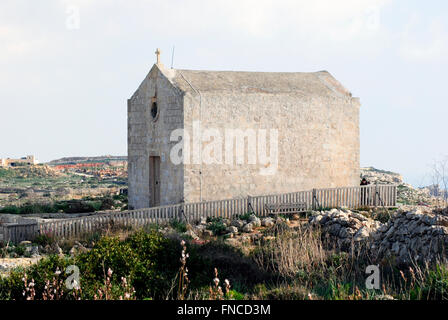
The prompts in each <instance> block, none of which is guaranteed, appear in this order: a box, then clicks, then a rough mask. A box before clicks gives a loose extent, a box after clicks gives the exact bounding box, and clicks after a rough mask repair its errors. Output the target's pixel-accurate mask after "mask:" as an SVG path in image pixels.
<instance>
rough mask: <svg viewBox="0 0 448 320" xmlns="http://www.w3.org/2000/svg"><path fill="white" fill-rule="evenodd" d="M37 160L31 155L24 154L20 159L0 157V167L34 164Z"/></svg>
mask: <svg viewBox="0 0 448 320" xmlns="http://www.w3.org/2000/svg"><path fill="white" fill-rule="evenodd" d="M38 163H39V162H38V161H37V160H36V157H35V156H33V155H31V156H26V157H23V158H20V159H10V158H7V159H0V167H8V166H10V167H15V166H20V165H35V164H38Z"/></svg>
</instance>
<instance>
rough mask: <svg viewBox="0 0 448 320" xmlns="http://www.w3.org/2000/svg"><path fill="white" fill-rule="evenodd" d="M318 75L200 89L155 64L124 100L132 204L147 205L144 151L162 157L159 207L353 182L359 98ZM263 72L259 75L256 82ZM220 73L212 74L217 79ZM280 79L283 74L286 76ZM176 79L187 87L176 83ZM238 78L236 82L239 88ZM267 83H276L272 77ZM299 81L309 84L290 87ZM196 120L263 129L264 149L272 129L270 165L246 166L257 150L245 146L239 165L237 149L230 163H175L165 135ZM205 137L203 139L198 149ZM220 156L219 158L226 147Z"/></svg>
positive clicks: (209, 124) (189, 128)
mask: <svg viewBox="0 0 448 320" xmlns="http://www.w3.org/2000/svg"><path fill="white" fill-rule="evenodd" d="M161 70H162V71H161ZM316 74H317V75H310V74H307V75H305V76H302V75H298V76H297V77H299V78H300V77H303V78H304V79H302V80H301V81H302V82H299V83H296V82H294V85H295V87H291V88H288V91H284V90H283V88H280V87H279V88H276V89H275V90H277V91H275V90H271V91H269V90H267V91H266V90H259V89H257V88H249V89H250V90H249V89H247V88H243V90H232V89H229V90H224V89H222V90H220V89H219V88H218V90H211V91H207V90H205V91H200V90H196V89H195V88H194V84H191V83H190V82H189V81H188V79H186V78H185V77H183V76H182V75H181V72H180V71H177V70H170V69H165V68H163V67H161V66H154V67H153V68H152V69H151V71H150V73H149V74H148V76H147V77H146V78H145V80H144V81H143V82H142V84H141V85H140V87H139V88H138V90H137V91H136V92H135V94H134V95H133V96H132V98H131V99H129V101H128V161H129V166H128V175H129V205H130V207H131V208H143V207H148V206H152V204H151V203H150V199H151V196H150V194H149V193H150V186H149V157H150V156H160V157H161V161H162V162H161V177H160V180H161V203H160V204H161V205H164V204H174V203H179V202H182V201H185V202H196V201H205V200H219V199H226V198H236V197H246V196H247V195H262V194H274V193H285V192H294V191H301V190H308V189H312V188H325V187H340V186H357V185H359V107H360V103H359V99H357V98H352V97H351V94H349V93H348V92H347V91H345V89H343V88H342V87H341V86H340V85H338V84H337V83H336V80H334V79H333V78H332V77H331V76H330V75H329V74H328V73H325V72H322V73H316ZM265 76H266V75H263V73H258V75H257V77H258V79H257V81H262V80H263V78H264V77H265ZM272 76H274V77H275V76H276V75H271V76H270V77H272ZM175 77H176V81H177V82H176V81H173V79H174V78H175ZM220 77H221V76H220V75H219V74H215V78H220ZM278 77H280V80H281V79H283V80H285V77H286V78H288V77H289V76H285V75H279V76H278ZM294 77H295V76H294ZM181 78H182V79H181ZM200 78H201V81H202V82H203V84H204V85H206V86H207V85H212V82H213V81H212V80H210V81H209V79H208V78H207V76H205V77H202V76H201V77H200ZM288 79H289V78H288ZM310 79H311V80H310ZM179 81H182V85H183V86H185V87H182V86H181V87H179V86H178V84H179ZM244 81H246V80H244ZM244 81H242V83H239V84H238V85H239V86H241V85H243V86H244V84H245V82H244ZM270 81H272V79H271V80H270ZM295 81H298V80H295ZM309 81H312V82H311V83H310V82H309ZM313 81H314V82H313ZM230 82H231V81H230ZM225 83H227V84H228V83H229V81H227V80H225ZM272 83H274V84H275V85H277V86H278V83H277V81H274V82H272ZM220 85H221V84H220ZM302 85H306V86H308V87H309V88H303V91H302V89H297V88H296V87H300V86H302ZM315 86H317V89H316V88H315ZM186 87H188V90H186V89H185V88H186ZM218 87H219V86H218ZM329 88H333V89H329ZM156 91H157V92H156ZM341 92H342V93H341ZM154 97H157V104H158V107H159V110H160V111H159V112H160V114H159V116H158V119H157V121H154V120H153V119H152V117H151V114H150V109H151V104H152V99H153V98H154ZM195 121H198V122H200V125H201V127H202V128H204V129H206V128H208V129H218V131H219V132H220V133H221V134H222V136H223V139H224V135H225V130H226V129H240V130H243V131H244V130H246V129H253V130H255V131H256V132H257V133H259V131H257V130H259V129H266V130H267V150H268V152H267V154H268V155H269V151H270V150H269V149H270V148H269V139H270V136H271V135H270V134H271V132H270V131H269V130H270V129H276V130H278V165H276V166H275V167H276V171H274V174H273V175H263V174H261V170H262V169H266V167H269V164H266V163H261V161H260V159H259V158H258V157H257V159H256V164H248V154H249V153H251V152H252V153H257V149H255V150H252V151H250V152H249V151H248V150H247V147H246V149H245V152H244V153H245V159H244V163H243V164H236V163H235V155H234V162H233V165H229V164H225V163H224V161H223V162H222V163H219V164H204V163H202V164H194V163H186V164H178V165H175V164H173V163H172V162H171V161H170V151H171V149H172V147H173V146H174V145H175V144H176V142H170V141H169V140H170V134H171V133H172V131H173V130H174V129H179V128H185V129H186V131H187V132H188V133H189V134H190V135H192V133H193V123H194V122H195ZM208 143H209V142H203V143H202V148H201V149H203V148H204V147H205V146H206V145H207V144H208ZM224 143H225V142H224ZM234 143H235V141H234ZM191 147H192V146H191ZM258 147H259V145H258ZM256 148H257V147H256ZM190 152H191V156H192V157H194V156H195V155H197V152H195V150H194V149H191V150H190ZM222 154H223V158H224V154H225V146H224V145H223V147H222Z"/></svg>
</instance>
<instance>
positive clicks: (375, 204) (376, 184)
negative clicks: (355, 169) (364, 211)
mask: <svg viewBox="0 0 448 320" xmlns="http://www.w3.org/2000/svg"><path fill="white" fill-rule="evenodd" d="M377 186H378V182H375V190H374V192H375V196H374V198H373V206H374V207H375V208H376V206H377V201H376V197H377V195H378V194H377V192H378V190H377Z"/></svg>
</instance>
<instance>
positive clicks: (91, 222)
mask: <svg viewBox="0 0 448 320" xmlns="http://www.w3.org/2000/svg"><path fill="white" fill-rule="evenodd" d="M396 201H397V186H396V185H371V186H360V187H343V188H329V189H313V190H309V191H300V192H292V193H284V194H277V195H264V196H249V197H247V198H238V199H227V200H217V201H203V202H197V203H183V204H177V205H168V206H161V207H154V208H146V209H139V210H130V211H123V212H112V213H107V214H97V215H92V216H86V217H79V218H70V219H61V220H54V221H48V222H43V223H39V227H38V233H40V234H51V235H53V236H54V237H57V238H72V237H76V236H79V235H81V234H85V233H92V232H94V231H95V230H98V229H99V228H103V227H106V226H108V225H110V224H115V225H121V226H129V227H130V226H132V227H142V226H145V225H148V224H151V223H161V222H167V221H170V220H173V219H178V220H183V221H186V222H191V221H194V220H197V219H200V218H201V217H222V218H228V219H231V218H233V217H235V216H237V215H242V214H245V213H248V212H250V213H255V214H256V215H258V216H266V215H267V212H266V211H265V208H264V206H265V204H279V203H304V204H306V208H307V210H319V209H323V208H335V207H347V208H351V209H353V208H360V207H373V206H384V207H394V206H396ZM16 227H17V228H21V227H20V224H17V225H16ZM9 228H12V227H11V226H9ZM8 234H11V232H10V231H9V233H8ZM18 234H26V235H27V237H29V234H28V233H18ZM4 239H5V240H7V239H8V237H5V236H4ZM10 240H11V241H12V238H11V239H10ZM22 240H28V239H22V238H20V237H15V238H14V242H17V241H22Z"/></svg>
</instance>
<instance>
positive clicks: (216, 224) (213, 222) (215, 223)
mask: <svg viewBox="0 0 448 320" xmlns="http://www.w3.org/2000/svg"><path fill="white" fill-rule="evenodd" d="M207 222H209V223H210V224H209V225H207V229H208V230H211V231H213V233H214V234H216V235H220V234H222V233H224V232H225V231H226V229H227V227H226V226H225V225H224V223H223V222H222V218H207Z"/></svg>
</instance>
